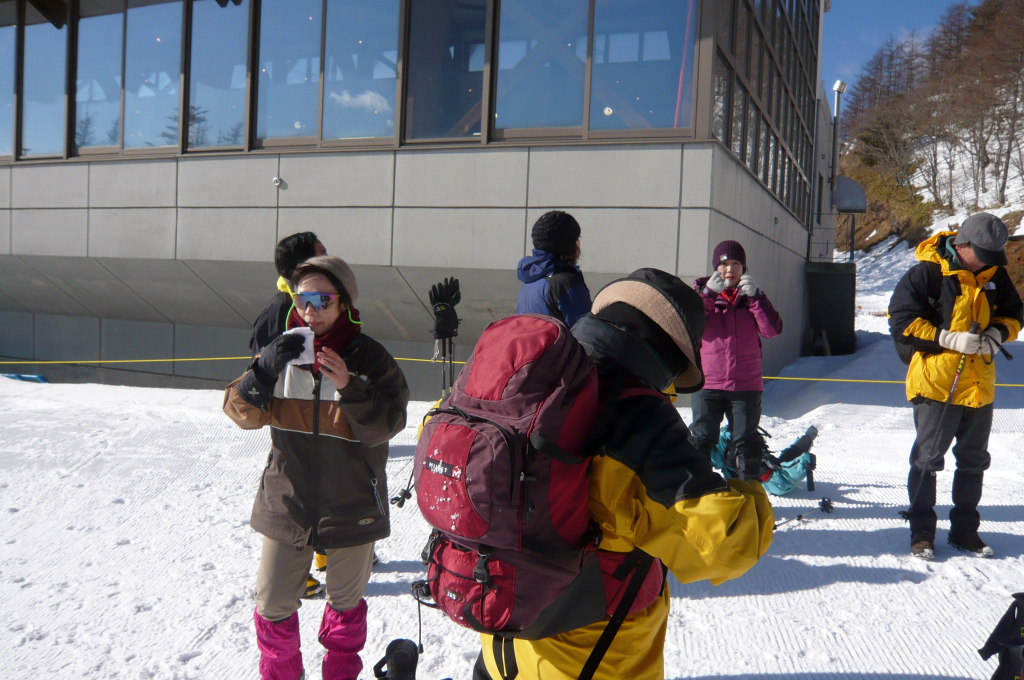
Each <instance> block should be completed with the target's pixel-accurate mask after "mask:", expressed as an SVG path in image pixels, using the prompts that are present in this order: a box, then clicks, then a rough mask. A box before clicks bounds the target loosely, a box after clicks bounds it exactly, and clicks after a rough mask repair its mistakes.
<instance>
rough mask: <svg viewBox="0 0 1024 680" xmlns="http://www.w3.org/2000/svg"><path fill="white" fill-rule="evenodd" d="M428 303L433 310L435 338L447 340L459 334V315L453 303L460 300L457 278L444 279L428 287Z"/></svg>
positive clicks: (457, 302) (460, 294)
mask: <svg viewBox="0 0 1024 680" xmlns="http://www.w3.org/2000/svg"><path fill="white" fill-rule="evenodd" d="M429 298H430V304H431V306H432V307H433V310H434V330H433V331H432V334H433V336H434V339H435V340H447V339H448V338H454V337H455V336H457V335H458V334H459V316H458V314H456V313H455V305H457V304H459V302H460V301H461V300H462V293H461V292H460V291H459V280H458V279H445V280H444V281H442V282H440V283H435V284H434V285H433V286H431V288H430V296H429Z"/></svg>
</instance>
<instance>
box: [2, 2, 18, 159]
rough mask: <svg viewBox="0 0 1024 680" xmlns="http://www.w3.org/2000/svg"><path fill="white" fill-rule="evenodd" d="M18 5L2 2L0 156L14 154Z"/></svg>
mask: <svg viewBox="0 0 1024 680" xmlns="http://www.w3.org/2000/svg"><path fill="white" fill-rule="evenodd" d="M17 22H18V3H17V2H16V1H15V0H0V156H10V155H13V153H14V62H15V59H14V52H15V49H16V47H15V46H16V45H17V44H18V40H17V37H18V29H17V27H16V24H17Z"/></svg>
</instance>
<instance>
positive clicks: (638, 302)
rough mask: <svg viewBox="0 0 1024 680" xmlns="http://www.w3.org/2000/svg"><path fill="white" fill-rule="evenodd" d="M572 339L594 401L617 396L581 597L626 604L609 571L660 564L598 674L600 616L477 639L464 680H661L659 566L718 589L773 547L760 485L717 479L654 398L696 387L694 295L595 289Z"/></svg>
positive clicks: (628, 281)
mask: <svg viewBox="0 0 1024 680" xmlns="http://www.w3.org/2000/svg"><path fill="white" fill-rule="evenodd" d="M572 332H573V335H574V336H575V337H576V339H577V340H579V342H580V343H581V344H582V345H583V347H584V348H585V349H586V350H587V353H588V354H589V355H590V357H591V359H592V360H593V361H594V362H595V363H596V364H597V368H598V376H599V379H600V396H601V398H602V400H603V401H604V402H605V403H606V404H607V403H608V401H609V400H614V401H612V403H613V404H614V408H613V409H611V411H610V413H609V412H607V411H606V412H605V414H604V415H605V416H606V417H605V418H604V419H603V420H602V421H601V423H600V424H599V425H598V427H603V428H604V429H603V431H602V434H601V437H600V441H602V442H603V445H602V447H601V449H600V451H599V453H598V455H596V456H595V457H594V459H593V461H592V463H591V469H590V501H589V509H590V515H591V518H592V519H593V520H594V521H595V522H596V523H597V525H598V526H599V527H600V530H601V535H602V540H601V542H600V549H599V550H598V557H599V560H600V565H601V571H602V572H603V574H604V589H605V592H604V593H603V594H602V593H591V595H594V596H596V597H602V596H603V597H605V600H606V602H614V601H616V598H618V600H620V601H621V600H623V599H628V598H629V595H623V593H624V592H625V591H627V590H628V589H629V586H627V585H626V584H627V583H629V582H630V579H629V578H626V580H625V581H623V580H621V578H620V577H617V576H616V575H615V574H616V572H618V571H620V569H622V568H623V567H624V566H625V565H626V563H628V561H629V560H630V559H631V557H634V556H636V555H638V554H646V555H649V556H652V557H654V558H656V560H655V562H654V567H653V568H651V569H650V571H648V572H647V575H646V578H645V579H644V580H643V582H642V584H641V585H640V589H639V593H638V594H637V595H636V599H635V600H633V602H632V606H630V608H629V613H628V615H627V616H625V619H624V620H623V622H622V624H621V628H619V630H618V633H617V634H616V635H615V637H614V638H613V639H612V641H611V643H610V646H608V648H607V651H606V653H605V655H604V657H603V660H602V661H601V662H600V663H599V664H598V665H597V666H596V668H594V667H593V665H592V663H588V660H590V659H591V654H592V652H593V650H594V649H595V647H600V644H599V641H600V640H601V637H602V633H603V632H604V631H605V629H606V628H607V627H608V625H609V619H605V620H604V621H599V622H597V623H594V624H591V625H587V626H583V627H581V628H577V629H575V630H571V631H569V632H567V633H562V634H560V635H554V636H552V637H547V638H543V639H540V640H532V641H531V640H522V639H518V638H513V639H511V640H498V641H499V642H500V644H497V645H496V644H495V641H496V638H493V637H492V636H490V635H486V634H484V635H481V638H482V640H481V642H482V653H481V656H480V658H479V659H478V661H477V666H476V669H475V670H474V676H473V677H474V680H511V678H513V677H515V678H517V680H576V679H577V678H580V677H586V674H584V675H583V676H581V671H582V669H584V667H585V666H586V667H587V668H588V669H592V670H593V674H592V676H590V677H593V678H595V679H599V680H617V679H619V678H629V679H630V680H663V678H664V677H665V668H664V665H665V664H664V647H665V636H666V633H667V630H668V612H669V591H668V583H667V581H666V578H665V576H666V571H671V572H672V573H673V574H674V575H675V576H676V578H677V579H679V580H680V581H681V582H683V583H691V582H694V581H701V580H710V581H711V582H712V583H715V584H719V583H722V582H723V581H726V580H729V579H734V578H737V577H739V576H741V575H742V574H744V573H745V572H746V571H747V570H748V569H750V568H751V567H752V566H753V565H754V564H755V563H756V562H757V560H758V559H759V558H760V557H761V556H762V555H764V553H765V552H766V551H767V550H768V546H769V545H770V544H771V538H772V526H773V523H774V515H773V513H772V508H771V504H770V503H769V501H768V497H767V495H766V494H765V492H764V490H763V489H762V488H761V484H760V483H759V482H756V481H754V482H743V481H739V480H729V481H726V480H725V479H723V478H722V477H721V476H720V475H719V474H718V473H716V472H715V471H714V469H712V467H711V460H710V459H709V458H708V457H707V456H706V455H704V454H702V453H701V452H700V451H698V450H697V449H696V448H694V447H693V445H691V444H690V433H689V431H688V429H687V427H686V424H685V423H684V422H683V420H682V418H681V417H680V416H679V412H678V411H676V409H675V407H673V406H672V404H671V403H670V402H669V400H668V399H667V398H665V397H664V396H662V395H659V394H658V392H661V391H663V390H666V389H667V388H668V387H669V386H670V385H672V384H673V383H674V384H675V387H676V389H677V390H678V391H679V392H681V393H691V392H694V391H695V390H698V389H700V388H701V386H702V385H703V384H704V375H703V372H702V371H701V363H700V340H701V335H702V334H703V332H704V306H703V303H702V302H701V300H700V297H699V296H698V295H697V294H696V293H695V292H694V291H693V290H692V289H691V288H690V287H689V286H687V285H686V284H685V283H683V282H682V281H681V280H680V279H678V278H677V277H675V276H673V275H671V274H668V273H666V272H662V271H659V270H656V269H641V270H638V271H635V272H633V273H632V274H631V275H630V276H629V277H627V278H625V279H620V280H618V281H614V282H612V283H610V284H608V285H607V286H605V288H604V289H602V290H601V292H600V293H599V294H598V296H597V298H596V299H595V301H594V306H593V310H592V314H590V315H587V316H584V317H583V318H582V319H580V321H579V322H578V323H577V324H576V325H575V326H574V327H573V329H572ZM636 388H641V389H640V390H637V389H636ZM624 390H625V391H624ZM630 390H632V392H630ZM627 394H632V396H622V398H618V397H617V396H616V395H627ZM641 551H642V553H641ZM662 565H664V568H663V567H662ZM638 583H639V582H638ZM631 585H632V584H631V583H630V586H631ZM616 613H618V612H616Z"/></svg>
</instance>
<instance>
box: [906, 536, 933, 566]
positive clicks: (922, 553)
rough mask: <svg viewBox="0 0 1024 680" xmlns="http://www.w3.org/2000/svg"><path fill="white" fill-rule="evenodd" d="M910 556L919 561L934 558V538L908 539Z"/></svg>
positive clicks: (918, 537) (916, 537) (917, 537)
mask: <svg viewBox="0 0 1024 680" xmlns="http://www.w3.org/2000/svg"><path fill="white" fill-rule="evenodd" d="M910 554H911V555H913V556H914V557H916V558H918V559H921V560H930V559H934V557H935V537H934V536H926V535H923V534H921V535H918V536H914V537H913V538H911V539H910Z"/></svg>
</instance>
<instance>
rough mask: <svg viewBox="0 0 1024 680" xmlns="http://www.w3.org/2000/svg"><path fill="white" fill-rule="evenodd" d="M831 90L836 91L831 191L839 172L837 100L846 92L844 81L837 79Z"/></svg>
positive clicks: (833, 189) (834, 187) (834, 188)
mask: <svg viewBox="0 0 1024 680" xmlns="http://www.w3.org/2000/svg"><path fill="white" fill-rule="evenodd" d="M832 91H833V92H835V93H836V107H835V108H836V114H835V117H834V118H833V119H832V179H831V184H832V191H835V190H836V175H837V174H839V102H840V100H841V99H842V97H843V93H844V92H846V83H844V82H843V81H841V80H837V81H836V84H835V85H833V86H832Z"/></svg>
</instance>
